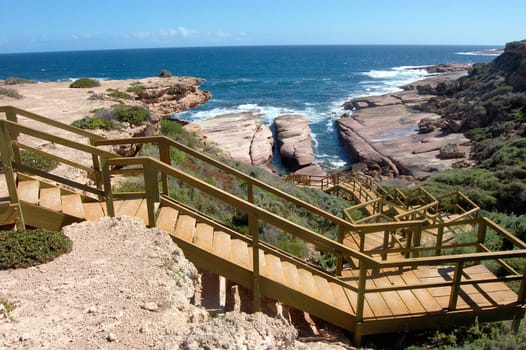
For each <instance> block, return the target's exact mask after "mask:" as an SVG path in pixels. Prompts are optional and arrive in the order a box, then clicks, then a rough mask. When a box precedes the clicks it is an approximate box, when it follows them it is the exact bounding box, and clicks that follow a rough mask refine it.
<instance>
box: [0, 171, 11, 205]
mask: <svg viewBox="0 0 526 350" xmlns="http://www.w3.org/2000/svg"><path fill="white" fill-rule="evenodd" d="M8 199H9V190H8V189H7V182H6V179H5V174H4V173H0V201H7V200H8Z"/></svg>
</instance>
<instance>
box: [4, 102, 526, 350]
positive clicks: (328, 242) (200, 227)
mask: <svg viewBox="0 0 526 350" xmlns="http://www.w3.org/2000/svg"><path fill="white" fill-rule="evenodd" d="M2 111H4V112H5V113H7V114H8V118H7V120H0V128H1V129H2V130H0V131H2V132H3V134H2V135H7V136H8V137H10V135H14V136H15V137H16V136H18V134H19V133H25V134H28V135H30V136H33V137H38V138H41V139H43V140H45V141H48V142H55V143H57V144H61V145H63V146H67V147H72V148H74V149H75V150H77V149H78V150H79V151H82V152H88V153H90V154H91V155H92V158H93V165H92V167H91V168H88V169H87V168H86V166H85V165H79V168H81V169H84V170H86V169H87V171H88V172H90V173H91V174H92V175H93V176H94V178H95V179H96V183H95V185H94V186H88V185H86V184H80V183H75V182H74V181H71V180H68V179H63V178H60V177H58V176H56V175H52V174H47V173H44V172H40V171H38V170H37V169H32V168H30V167H28V166H25V165H23V164H18V163H17V162H16V160H15V159H16V158H17V157H14V159H7V158H6V155H7V154H16V152H19V151H20V148H23V147H24V145H23V144H21V143H20V142H19V141H17V140H9V139H0V148H1V149H0V152H1V154H2V156H3V158H2V162H3V167H4V171H5V175H9V176H0V199H1V200H0V226H3V227H6V226H10V225H11V226H12V225H15V224H16V225H22V226H23V225H24V224H25V225H26V226H30V227H42V228H48V229H53V230H58V229H60V228H62V227H63V226H65V225H68V224H71V223H73V222H80V221H83V220H95V219H97V218H99V217H102V216H122V215H127V216H133V217H137V218H140V219H141V220H142V221H143V222H144V223H145V224H147V225H149V226H156V227H159V228H160V229H163V230H165V231H166V232H167V233H168V234H170V235H171V236H172V237H173V239H174V240H175V241H176V242H177V244H178V245H179V246H180V247H181V248H182V249H183V251H184V253H185V256H186V257H187V258H188V259H189V260H190V261H192V262H193V263H194V264H195V265H197V266H199V267H201V268H204V269H206V270H209V271H211V272H215V273H217V274H220V275H222V276H224V277H225V278H227V279H228V280H230V281H232V282H234V283H237V284H239V285H241V286H243V287H245V288H248V289H251V290H252V292H253V303H254V308H255V310H259V307H260V301H261V297H267V298H270V299H274V300H276V301H279V302H281V303H283V304H285V305H288V306H291V307H293V308H296V309H299V310H302V311H305V312H307V313H310V314H312V315H315V316H317V317H319V318H321V319H323V320H325V321H327V322H329V323H332V324H335V325H337V326H339V327H342V328H344V329H346V330H348V331H350V332H352V333H353V334H354V337H355V341H356V343H357V344H358V343H359V342H360V340H361V337H362V336H364V335H370V334H380V333H388V332H405V331H407V330H416V329H426V328H436V327H437V326H441V325H444V324H448V325H452V324H460V323H465V322H471V321H474V320H475V319H478V320H479V321H481V322H484V321H492V320H509V319H513V320H520V319H521V318H522V316H523V315H524V299H525V296H526V277H525V272H524V263H523V264H522V266H521V269H517V270H515V269H514V268H513V267H512V266H511V263H512V261H513V259H526V244H525V243H524V242H522V241H520V240H519V239H517V238H516V237H514V236H513V235H512V234H511V233H509V232H507V231H505V230H503V229H502V228H500V227H499V226H498V225H496V224H495V223H493V222H491V221H490V220H488V219H486V218H477V217H468V216H467V214H466V213H471V212H473V210H471V209H469V210H464V211H463V212H462V213H461V214H460V215H458V216H455V218H456V220H452V221H450V222H444V221H440V220H436V219H435V217H434V216H433V213H431V214H429V213H428V212H427V211H422V213H417V212H415V211H414V210H413V209H412V208H410V207H408V211H407V213H409V214H411V217H413V216H414V217H416V216H418V215H421V214H424V216H425V218H424V219H422V220H420V221H418V220H413V221H411V220H409V221H405V220H401V221H400V220H398V221H397V220H391V221H389V220H387V221H377V222H374V221H371V222H368V223H365V222H363V223H354V222H350V221H347V220H344V219H342V218H341V217H337V216H335V215H332V214H330V213H327V212H324V211H322V210H321V209H319V208H317V207H314V206H312V205H310V204H308V203H305V202H302V201H301V200H299V199H297V198H295V197H292V196H290V195H288V194H286V193H284V192H282V191H280V190H278V189H275V188H273V187H271V186H269V185H268V184H265V183H263V182H261V181H259V180H257V179H256V178H254V177H252V176H249V175H247V174H244V173H241V172H239V171H238V170H236V169H232V168H230V167H228V166H227V165H225V164H223V163H221V162H218V161H216V160H214V159H211V158H208V157H207V156H205V155H202V154H200V153H199V152H197V151H195V150H192V149H189V148H188V147H186V146H184V145H180V144H177V143H176V142H174V141H173V140H170V139H167V138H164V137H147V138H134V139H123V140H105V139H101V137H100V136H98V135H94V134H90V133H89V132H86V131H80V130H77V129H75V128H73V127H71V126H67V125H61V124H60V123H58V122H56V121H51V120H47V119H46V118H44V117H41V116H38V115H35V114H32V113H29V112H25V111H22V110H18V109H15V108H12V107H0V112H2ZM17 113H18V114H22V115H24V116H26V117H28V118H33V119H35V120H38V121H41V122H48V123H50V124H52V125H54V126H57V127H60V128H64V129H67V130H68V131H72V132H78V133H79V134H81V135H83V136H86V137H88V138H89V139H90V141H89V142H88V143H89V144H94V145H117V144H129V143H137V142H142V143H151V144H152V145H157V146H158V147H159V154H160V159H153V158H149V157H137V158H121V157H119V156H118V155H116V154H113V153H110V152H107V151H103V150H100V149H98V148H96V147H95V146H91V145H87V144H77V143H75V142H72V141H70V140H65V139H62V138H60V137H57V136H54V135H50V134H45V133H42V132H40V131H38V130H33V129H31V128H28V127H24V126H20V125H18V124H17V123H16V122H15V121H16V114H17ZM172 148H175V149H177V150H179V151H181V152H185V153H186V154H188V155H189V156H192V157H196V158H197V159H199V160H200V161H202V162H203V164H207V165H208V166H213V167H216V169H220V170H221V171H222V172H225V173H228V174H230V175H232V176H233V177H234V178H235V179H236V181H239V182H240V183H245V184H246V189H247V197H246V198H240V197H236V196H234V195H232V194H230V193H228V192H226V191H224V190H222V189H219V188H216V187H214V186H213V185H210V184H209V183H207V182H205V181H202V180H200V179H197V178H195V177H193V176H190V175H188V174H187V173H185V172H184V169H183V170H181V169H178V168H175V167H172V166H171V163H170V159H169V155H170V151H171V149H172ZM47 156H49V157H52V158H53V157H55V158H56V159H58V160H61V158H60V156H59V155H58V156H55V155H52V154H48V155H47ZM62 161H64V160H63V159H62ZM6 164H9V165H10V166H6ZM67 164H68V165H70V166H72V165H74V161H73V160H67ZM126 166H130V167H131V168H128V169H123V167H126ZM13 169H15V170H17V171H16V173H15V172H13ZM121 169H122V170H121ZM127 173H139V174H140V175H141V176H143V177H144V190H141V191H136V192H131V193H128V192H127V193H114V190H113V186H112V183H111V182H112V176H113V175H115V174H127ZM15 174H16V176H17V179H16V184H12V183H10V184H8V186H5V185H3V184H2V182H5V181H7V179H8V178H13V177H14V176H15ZM27 174H30V175H27ZM1 175H3V174H1ZM168 177H173V178H175V179H176V180H177V181H179V182H182V183H185V184H186V185H189V186H191V187H192V188H195V189H197V190H199V191H203V192H204V193H206V194H207V195H208V196H210V197H211V198H212V200H214V201H222V202H224V203H226V204H228V205H229V206H231V207H232V208H234V209H235V210H236V211H237V212H239V213H246V215H247V217H248V226H247V230H248V234H247V233H240V232H238V231H235V230H233V229H232V228H231V227H229V226H228V225H227V223H222V222H219V221H217V220H215V219H211V218H210V217H208V216H207V215H208V214H207V213H201V212H199V211H197V210H195V209H192V208H191V207H189V206H188V205H189V203H180V202H177V201H176V200H175V199H173V198H170V197H169V196H168V195H167V193H170V188H169V182H168V181H167V178H168ZM45 179H47V180H45ZM6 187H7V188H9V189H11V196H9V193H8V192H7V193H6V191H5V188H6ZM254 188H257V190H258V191H266V192H267V193H270V194H272V195H273V196H277V197H279V198H280V200H284V201H288V202H289V203H292V204H294V205H298V206H301V207H303V208H304V209H305V210H307V211H309V212H310V215H315V216H318V217H320V218H323V220H326V221H327V222H330V223H331V224H332V225H334V226H336V227H337V229H338V234H339V237H338V239H337V240H332V239H329V238H327V237H325V236H324V235H323V234H320V233H317V232H313V231H311V230H309V229H307V228H305V227H303V226H301V225H298V224H296V223H293V222H291V221H289V220H287V218H284V217H283V215H279V214H275V213H272V212H270V211H268V210H266V209H264V208H260V207H259V206H257V205H255V204H254V201H253V199H254V193H255V192H254ZM354 188H355V189H356V190H357V191H358V193H361V195H363V196H365V197H364V198H365V204H364V207H366V208H368V210H370V214H371V216H374V215H378V217H380V216H381V215H385V213H383V207H382V206H380V204H381V203H380V202H379V201H378V198H374V197H373V196H374V192H373V191H371V189H370V188H369V187H368V188H366V189H363V188H362V189H360V188H358V187H354ZM15 197H17V198H15ZM459 198H460V197H459ZM463 200H464V199H463ZM458 203H460V202H458ZM458 203H456V207H461V205H459V204H458ZM423 205H429V204H425V203H424V204H423ZM431 205H434V204H433V203H432V204H431ZM426 210H427V209H426ZM400 214H403V215H402V216H404V215H405V213H401V212H397V213H395V214H394V215H395V216H397V217H398V218H400V216H399V215H400ZM416 214H418V215H416ZM454 215H457V214H454ZM382 220H383V218H382ZM262 224H266V225H270V226H274V227H276V228H278V229H279V230H281V231H282V232H283V234H287V235H290V236H291V237H294V238H295V239H301V240H304V241H306V242H307V243H308V244H311V245H312V246H313V247H314V249H316V250H318V251H322V252H324V253H326V254H332V255H333V256H334V257H335V258H336V260H337V261H338V265H337V269H336V273H335V274H329V273H327V272H325V271H322V270H321V269H320V268H319V267H317V266H314V265H312V264H309V263H307V262H305V261H303V260H301V259H299V258H297V257H295V256H293V255H291V254H289V253H287V252H285V251H283V250H281V249H279V248H277V247H275V246H272V245H270V244H268V243H265V242H261V241H260V240H259V230H260V227H261V226H260V225H262ZM465 227H469V228H470V230H473V231H474V232H476V234H475V238H474V239H475V240H474V241H473V242H468V243H465V244H463V245H461V246H459V247H460V248H465V247H470V248H473V252H472V253H469V254H458V253H456V254H450V253H448V249H449V250H451V249H453V248H459V247H457V246H455V245H452V244H449V243H450V241H454V239H453V238H454V236H455V232H456V231H462V230H464V228H465ZM488 230H492V231H493V233H496V234H498V235H500V236H501V237H502V238H503V240H505V241H507V243H509V244H510V245H511V246H513V247H514V248H515V249H513V250H511V249H510V250H507V251H491V250H490V249H489V248H488V245H487V243H486V232H487V231H488ZM424 234H428V235H432V236H433V237H434V238H433V239H435V242H434V243H433V244H434V245H433V246H430V247H425V246H423V245H421V243H422V239H421V236H422V235H424ZM448 234H449V235H450V236H451V237H448V238H447V240H446V239H445V238H444V237H445V236H447V235H448ZM452 237H453V238H452ZM446 243H447V244H449V245H447V244H446ZM446 245H447V246H446ZM483 260H485V261H493V262H495V263H497V264H500V265H501V267H502V269H503V270H505V274H504V276H495V274H493V273H492V272H491V271H490V270H489V269H488V268H487V267H486V266H484V265H481V264H480V262H481V261H483ZM344 263H345V265H344ZM348 264H350V265H352V268H348V266H349V265H348ZM343 266H346V268H342V267H343ZM509 282H514V283H516V284H519V285H520V288H518V292H515V291H513V290H512V288H511V287H510V286H509Z"/></svg>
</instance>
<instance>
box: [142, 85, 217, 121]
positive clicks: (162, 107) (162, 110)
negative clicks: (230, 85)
mask: <svg viewBox="0 0 526 350" xmlns="http://www.w3.org/2000/svg"><path fill="white" fill-rule="evenodd" d="M203 81H204V80H203V79H200V78H190V77H163V78H161V77H159V78H149V79H142V80H140V81H138V84H137V85H139V86H141V87H142V88H143V89H144V90H143V91H142V92H141V93H139V96H138V99H139V100H140V101H141V102H143V103H144V104H146V105H147V106H148V108H149V109H150V110H151V111H152V112H154V113H156V114H158V115H159V116H160V117H161V118H162V119H167V118H169V117H170V116H172V115H173V114H174V113H178V112H181V111H185V110H187V109H190V108H193V107H196V106H199V105H202V104H203V103H205V102H207V101H208V100H209V99H210V98H212V94H211V93H210V92H208V91H205V90H200V89H199V88H198V86H199V84H201V83H202V82H203Z"/></svg>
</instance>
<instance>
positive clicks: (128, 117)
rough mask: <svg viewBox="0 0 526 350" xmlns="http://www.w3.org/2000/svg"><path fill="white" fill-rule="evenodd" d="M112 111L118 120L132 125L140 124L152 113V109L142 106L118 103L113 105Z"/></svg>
mask: <svg viewBox="0 0 526 350" xmlns="http://www.w3.org/2000/svg"><path fill="white" fill-rule="evenodd" d="M112 112H113V113H114V114H115V115H116V117H117V120H118V121H120V122H123V123H129V124H130V125H139V124H141V123H143V122H144V121H146V118H147V117H148V116H149V115H150V111H149V110H148V109H147V108H144V107H142V106H127V105H116V106H113V108H112Z"/></svg>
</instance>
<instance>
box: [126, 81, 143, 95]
mask: <svg viewBox="0 0 526 350" xmlns="http://www.w3.org/2000/svg"><path fill="white" fill-rule="evenodd" d="M144 90H145V87H144V86H143V85H140V84H136V85H132V86H130V87H129V88H127V89H126V92H130V93H133V94H137V95H140V94H142V93H143V92H144Z"/></svg>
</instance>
